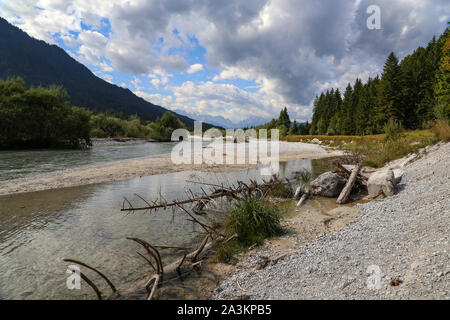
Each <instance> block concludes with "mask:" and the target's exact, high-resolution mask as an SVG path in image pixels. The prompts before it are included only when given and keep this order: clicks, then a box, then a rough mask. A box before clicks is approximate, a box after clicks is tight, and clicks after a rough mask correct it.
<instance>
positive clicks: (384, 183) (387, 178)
mask: <svg viewBox="0 0 450 320" xmlns="http://www.w3.org/2000/svg"><path fill="white" fill-rule="evenodd" d="M367 191H368V193H369V197H376V196H377V195H378V194H379V193H380V191H383V193H384V195H386V196H392V195H394V191H395V177H394V172H393V171H392V170H390V169H387V170H380V171H375V172H373V173H372V174H371V175H370V177H369V180H368V181H367Z"/></svg>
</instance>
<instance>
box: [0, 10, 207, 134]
mask: <svg viewBox="0 0 450 320" xmlns="http://www.w3.org/2000/svg"><path fill="white" fill-rule="evenodd" d="M11 76H20V77H22V78H23V79H24V80H25V81H26V83H27V84H31V85H35V86H37V85H43V86H48V85H51V84H57V85H61V86H63V87H64V88H65V89H66V90H67V92H68V93H69V95H70V103H71V104H73V105H77V106H81V107H87V108H89V109H92V110H96V111H106V110H115V111H118V112H123V113H124V114H127V115H134V114H137V115H138V116H139V117H140V118H141V119H144V120H151V121H153V120H155V119H156V118H158V117H161V116H162V115H163V114H164V113H165V112H166V111H167V109H165V108H163V107H160V106H157V105H154V104H152V103H150V102H147V101H145V100H144V99H142V98H140V97H138V96H136V95H135V94H133V93H132V92H131V91H130V90H129V89H124V88H121V87H119V86H116V85H114V84H111V83H109V82H107V81H104V80H102V79H100V78H98V77H97V76H95V75H94V74H93V73H92V72H91V71H90V70H89V69H88V68H87V67H85V66H84V65H83V64H81V63H79V62H77V61H76V60H75V59H73V58H72V57H71V56H69V55H68V54H67V53H66V52H65V51H64V50H63V49H61V48H59V47H58V46H56V45H49V44H48V43H46V42H44V41H41V40H37V39H34V38H32V37H30V36H28V34H26V33H25V32H23V31H22V30H20V29H19V28H17V27H15V26H13V25H11V24H9V23H8V22H7V21H6V20H5V19H3V18H1V17H0V79H6V78H8V77H11ZM176 115H177V116H178V118H179V119H180V120H181V121H182V122H183V123H184V124H185V125H186V126H187V127H189V128H191V127H193V124H194V120H193V119H191V118H189V117H186V116H183V115H180V114H176ZM204 127H211V125H207V124H204Z"/></svg>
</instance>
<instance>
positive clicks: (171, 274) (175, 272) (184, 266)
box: [64, 234, 236, 300]
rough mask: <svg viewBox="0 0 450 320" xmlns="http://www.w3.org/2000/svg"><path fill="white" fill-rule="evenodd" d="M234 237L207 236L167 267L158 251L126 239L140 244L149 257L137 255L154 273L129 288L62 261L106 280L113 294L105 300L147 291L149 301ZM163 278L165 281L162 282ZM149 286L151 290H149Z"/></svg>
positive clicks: (87, 280)
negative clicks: (164, 287) (221, 243)
mask: <svg viewBox="0 0 450 320" xmlns="http://www.w3.org/2000/svg"><path fill="white" fill-rule="evenodd" d="M235 236H236V235H233V236H231V237H230V238H229V239H226V240H225V238H223V237H220V236H219V237H217V238H216V239H213V238H212V237H211V235H210V234H208V235H207V236H206V237H205V238H204V239H203V241H202V243H201V244H200V246H199V247H198V248H197V249H195V250H194V251H192V252H191V253H189V254H187V253H184V254H183V257H182V258H180V259H178V260H176V261H174V262H172V263H170V264H168V265H167V266H164V267H163V265H162V261H161V257H160V255H159V252H158V250H157V249H156V248H155V247H154V246H152V245H150V244H149V243H148V242H146V241H144V240H141V239H138V238H131V237H128V238H127V239H129V240H133V241H135V242H136V243H138V244H140V245H141V246H143V247H144V249H145V250H146V251H147V253H148V254H149V255H150V258H147V257H145V256H144V255H143V254H141V253H139V252H138V254H139V255H140V256H142V257H143V258H144V259H145V260H146V261H147V262H148V263H149V264H150V265H151V266H152V268H153V269H154V272H152V273H150V274H149V275H147V276H146V277H144V278H143V279H141V280H139V281H137V282H135V283H134V284H132V285H131V286H126V287H118V288H117V289H116V287H115V286H114V285H113V284H112V282H111V281H109V279H108V278H107V277H106V276H105V275H104V274H102V273H101V272H100V271H98V270H97V269H95V268H93V267H91V266H89V265H87V264H85V263H83V262H80V261H77V260H73V259H64V261H67V262H72V263H75V264H79V265H81V266H84V267H86V268H88V269H91V270H93V271H95V272H96V273H97V274H99V275H100V276H101V277H102V278H103V279H105V280H106V282H107V283H108V285H109V286H110V287H111V289H112V290H113V293H112V294H111V295H109V296H105V298H106V299H119V298H120V299H127V298H129V297H133V298H135V297H136V293H137V292H141V291H142V290H143V289H145V290H147V292H148V296H147V299H148V300H150V299H152V298H153V297H154V295H155V293H156V292H157V289H158V287H160V286H161V285H162V284H163V283H166V282H170V281H172V280H174V279H177V278H179V277H180V276H181V275H186V274H188V273H190V272H192V271H193V270H194V267H196V266H198V265H199V264H200V262H201V261H202V260H200V256H201V255H202V254H204V253H205V252H207V251H208V250H210V249H211V248H213V247H214V246H215V245H216V244H217V243H218V242H223V243H226V242H228V241H230V240H231V239H232V238H234V237H235ZM150 259H153V260H154V263H155V265H156V267H155V266H154V263H152V262H151V261H150ZM80 275H81V278H82V279H83V280H84V281H86V283H87V284H88V285H89V286H90V287H91V288H92V289H93V290H94V291H95V293H96V295H97V298H98V299H99V300H102V299H103V297H104V296H103V295H102V293H101V291H100V290H99V289H98V287H97V286H96V285H95V284H94V283H93V282H92V281H91V280H90V279H89V278H88V277H87V276H86V275H84V274H83V273H80ZM163 278H164V279H166V280H164V281H163ZM150 286H151V289H150Z"/></svg>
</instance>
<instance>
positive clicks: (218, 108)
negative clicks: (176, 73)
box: [165, 81, 310, 122]
mask: <svg viewBox="0 0 450 320" xmlns="http://www.w3.org/2000/svg"><path fill="white" fill-rule="evenodd" d="M170 89H171V91H172V92H173V94H174V97H175V100H174V101H173V102H172V101H171V104H170V105H165V106H166V107H170V108H172V109H176V110H184V111H187V112H194V113H197V114H209V115H212V116H223V117H225V118H227V119H230V120H232V121H234V122H238V121H240V120H242V119H246V118H248V117H249V115H250V116H256V117H258V118H271V117H273V116H274V115H276V114H278V113H279V112H280V110H281V108H283V107H284V106H287V107H288V108H290V110H291V111H292V112H291V116H292V117H294V118H296V119H299V120H305V121H306V120H307V119H308V118H309V115H310V108H309V107H305V106H300V105H294V104H288V103H287V102H286V101H285V99H284V98H283V97H282V96H281V95H278V94H276V93H270V92H264V91H261V90H259V91H255V92H248V91H246V90H243V89H240V88H239V87H237V86H235V85H233V84H225V83H214V82H211V81H207V82H202V83H200V84H195V83H193V82H192V81H186V82H184V83H183V84H182V85H181V86H176V87H170Z"/></svg>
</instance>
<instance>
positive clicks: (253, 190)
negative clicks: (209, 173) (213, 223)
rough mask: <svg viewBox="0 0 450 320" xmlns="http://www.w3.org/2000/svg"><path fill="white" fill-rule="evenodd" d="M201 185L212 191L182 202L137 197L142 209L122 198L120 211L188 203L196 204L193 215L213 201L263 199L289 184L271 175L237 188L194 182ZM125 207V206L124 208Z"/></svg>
mask: <svg viewBox="0 0 450 320" xmlns="http://www.w3.org/2000/svg"><path fill="white" fill-rule="evenodd" d="M190 182H192V183H198V184H202V185H207V186H210V187H213V190H212V191H211V192H210V193H209V194H207V193H206V192H205V190H203V189H202V191H203V195H197V196H196V195H194V194H193V193H192V192H190V194H189V195H188V199H184V200H174V201H171V202H168V201H167V200H166V199H165V198H164V197H163V196H162V195H161V194H160V196H159V198H158V199H156V200H154V201H147V200H145V199H143V198H142V197H140V196H139V195H136V196H138V197H139V198H140V199H141V200H143V201H144V202H145V203H146V206H144V207H134V206H133V205H132V204H131V202H130V201H128V199H127V198H124V201H123V204H122V209H121V211H126V212H135V211H154V210H158V209H164V210H165V209H168V208H171V207H180V206H183V205H185V204H189V203H196V205H195V206H194V208H193V211H194V213H197V214H198V213H200V212H201V211H202V210H203V209H204V208H205V206H206V205H207V204H208V203H209V202H211V201H213V200H214V199H218V198H224V197H228V198H231V199H240V198H241V197H242V196H244V197H245V196H250V195H257V196H260V197H265V196H266V195H267V194H268V193H269V192H270V190H271V189H272V188H274V187H277V186H279V184H289V180H288V179H285V180H283V181H282V180H280V179H279V178H278V177H277V176H276V175H273V176H272V177H271V178H270V180H267V181H266V180H264V179H263V182H262V183H258V182H256V181H254V180H250V183H249V184H246V183H244V182H243V181H238V182H237V186H231V187H226V186H224V185H216V184H211V183H204V182H195V181H190ZM126 205H127V206H126Z"/></svg>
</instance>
